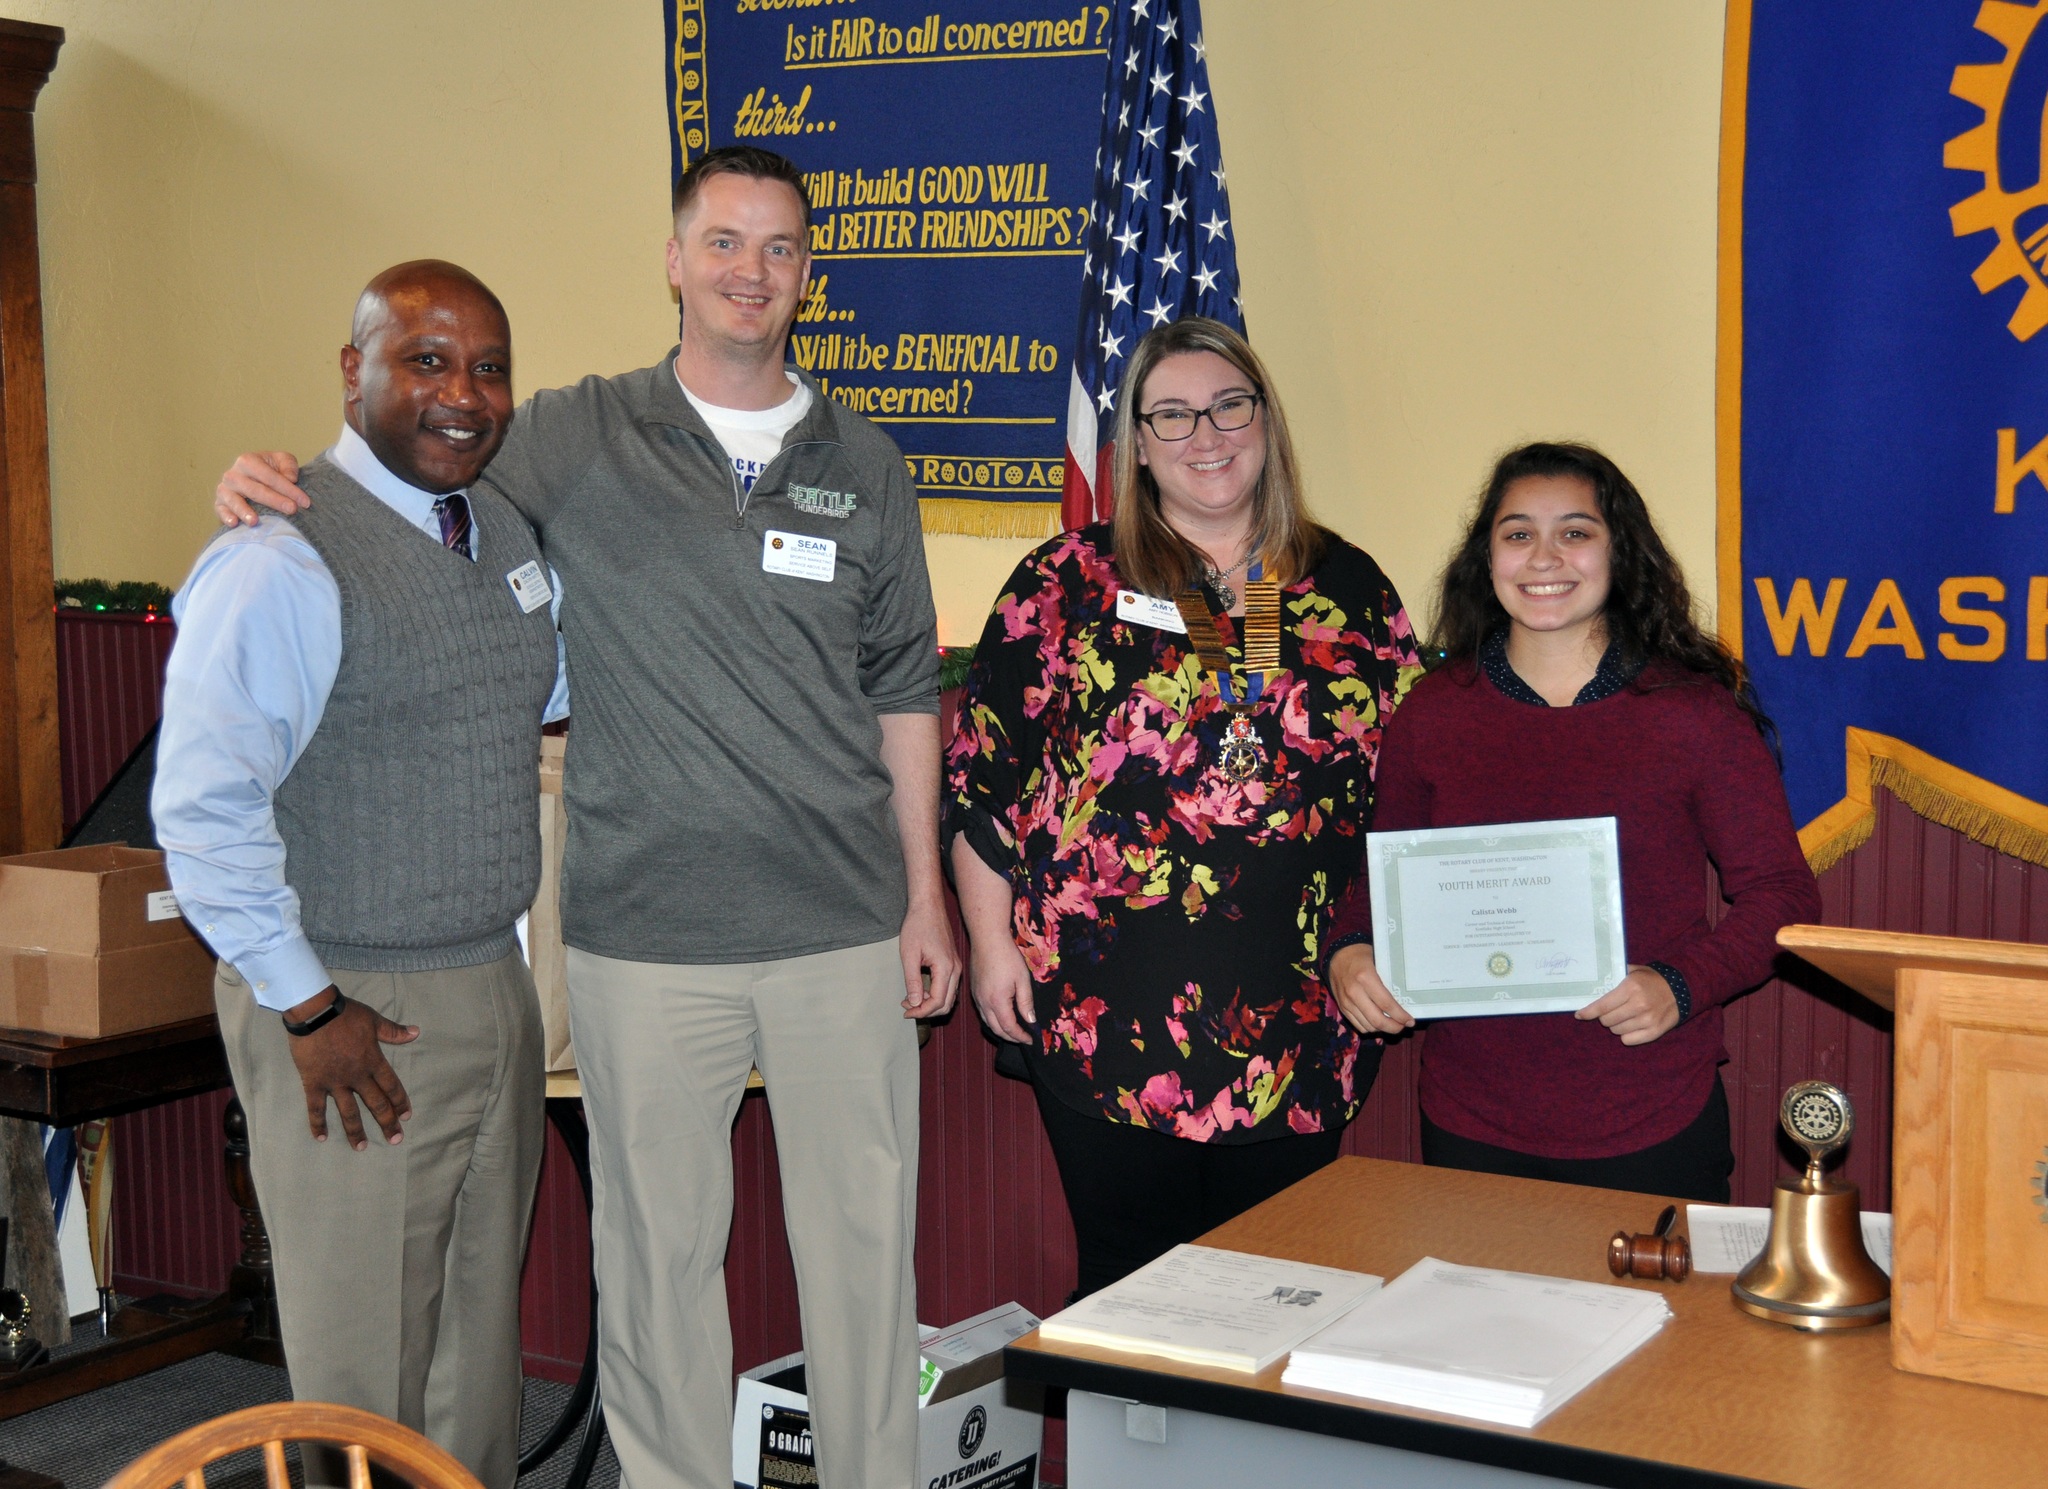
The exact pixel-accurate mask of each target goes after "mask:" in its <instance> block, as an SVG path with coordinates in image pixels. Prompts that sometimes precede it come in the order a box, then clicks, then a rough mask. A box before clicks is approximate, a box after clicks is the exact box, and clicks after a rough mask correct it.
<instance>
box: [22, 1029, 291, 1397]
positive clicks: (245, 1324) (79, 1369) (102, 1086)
mask: <svg viewBox="0 0 2048 1489" xmlns="http://www.w3.org/2000/svg"><path fill="white" fill-rule="evenodd" d="M229 1083H230V1082H229V1076H228V1062H227V1051H226V1050H225V1049H223V1048H222V1046H221V1042H220V1028H219V1024H218V1022H217V1021H216V1020H215V1019H214V1018H213V1017H211V1016H208V1017H205V1018H197V1019H187V1020H185V1021H184V1022H182V1023H177V1024H165V1025H162V1026H160V1027H158V1028H155V1029H140V1030H137V1031H135V1032H134V1033H131V1034H117V1035H112V1036H110V1037H108V1038H105V1039H72V1038H67V1037H65V1036H63V1035H57V1034H44V1033H41V1032H38V1031H35V1030H28V1029H0V1115H5V1116H10V1117H22V1118H26V1119H28V1120H30V1121H36V1122H46V1123H49V1124H50V1125H52V1126H58V1127H68V1126H75V1125H76V1124H78V1123H80V1122H84V1121H88V1120H90V1119H92V1118H94V1117H114V1116H121V1115H124V1114H126V1113H129V1112H135V1111H140V1110H142V1109H143V1108H144V1107H149V1106H155V1105H157V1104H158V1103H160V1102H165V1101H175V1100H177V1099H178V1098H180V1097H184V1096H194V1095H198V1094H200V1093H202V1092H206V1091H217V1090H219V1089H220V1088H221V1087H222V1086H225V1085H228V1084H229ZM222 1126H223V1128H224V1130H225V1132H226V1138H227V1142H226V1154H227V1166H228V1186H229V1190H230V1192H231V1193H232V1194H233V1195H234V1198H235V1202H236V1205H237V1206H238V1207H239V1208H240V1209H241V1211H242V1258H241V1262H240V1263H239V1264H238V1265H237V1266H236V1267H235V1269H234V1272H233V1274H232V1275H231V1277H230V1280H229V1284H228V1290H227V1291H226V1292H225V1293H222V1294H221V1295H220V1296H218V1297H215V1298H208V1299H203V1300H200V1301H198V1302H195V1303H193V1304H190V1305H189V1306H188V1305H182V1304H173V1305H168V1306H165V1307H161V1308H139V1307H129V1308H124V1309H122V1310H121V1311H120V1312H119V1313H117V1314H115V1316H114V1319H113V1323H112V1328H111V1331H110V1336H109V1337H108V1338H107V1339H106V1340H105V1341H104V1342H103V1343H100V1344H97V1345H92V1346H88V1347H85V1348H81V1349H77V1350H74V1351H70V1352H68V1353H66V1354H65V1355H64V1356H63V1357H62V1358H60V1359H57V1360H54V1361H52V1362H50V1363H49V1364H46V1365H39V1366H37V1367H35V1368H34V1369H32V1370H22V1371H14V1372H9V1373H5V1374H0V1421H4V1420H6V1419H7V1418H9V1417H16V1416H19V1415H21V1414H22V1413H23V1412H27V1411H34V1410H35V1409H36V1408H37V1407H40V1406H48V1405H50V1404H51V1403H52V1402H56V1401H67V1400H69V1399H70V1398H71V1397H73V1396H77V1395H81V1394H83V1393H84V1392H86V1391H91V1390H96V1389H98V1388H99V1387H101V1386H105V1385H112V1384H113V1383H114V1382H116V1381H122V1380H129V1379H132V1378H133V1377H135V1376H138V1375H145V1374H147V1373H149V1372H150V1371H152V1370H161V1369H162V1368H164V1367H165V1366H166V1365H175V1364H177V1363H178V1362H179V1361H180V1360H188V1359H191V1358H192V1357H193V1356H195V1355H202V1354H206V1353H208V1352H210V1351H212V1350H216V1349H232V1350H233V1351H235V1352H236V1353H238V1354H247V1355H250V1356H251V1357H253V1358H257V1359H266V1360H270V1361H271V1362H272V1363H277V1364H281V1363H283V1360H282V1355H281V1353H280V1352H279V1350H278V1346H277V1342H276V1315H275V1294H274V1292H273V1290H272V1287H271V1281H270V1241H269V1238H268V1236H267V1235H266V1234H265V1233H264V1230H263V1220H262V1215H261V1213H260V1212H259V1211H258V1209H257V1207H256V1191H255V1186H254V1184H253V1182H252V1181H251V1179H250V1177H249V1170H248V1153H249V1150H248V1141H247V1138H248V1129H247V1126H246V1124H245V1123H244V1121H243V1119H242V1109H241V1105H240V1103H238V1102H230V1103H229V1104H228V1109H227V1111H226V1113H225V1114H224V1116H223V1118H222ZM117 1162H118V1160H117ZM117 1172H118V1169H117Z"/></svg>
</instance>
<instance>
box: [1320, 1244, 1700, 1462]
mask: <svg viewBox="0 0 2048 1489" xmlns="http://www.w3.org/2000/svg"><path fill="white" fill-rule="evenodd" d="M1669 1317H1671V1310H1670V1308H1669V1307H1668V1306H1666V1304H1665V1302H1664V1299H1663V1298H1662V1297H1660V1296H1659V1295H1658V1294H1656V1293H1654V1292H1651V1291H1649V1290H1648V1289H1640V1288H1628V1287H1612V1286H1608V1285H1607V1284H1604V1283H1598V1282H1573V1281H1570V1280H1569V1279H1566V1278H1563V1277H1536V1276H1532V1275H1530V1274H1529V1273H1527V1272H1499V1271H1495V1270H1493V1269H1492V1268H1490V1267H1461V1266H1457V1265H1455V1264H1453V1263H1451V1262H1446V1261H1438V1260H1437V1259H1436V1258H1435V1257H1433V1256H1431V1257H1424V1258H1423V1259H1422V1260H1421V1261H1419V1262H1417V1263H1416V1264H1415V1265H1414V1266H1412V1267H1410V1268H1409V1269H1408V1270H1407V1271H1405V1272H1403V1273H1402V1274H1401V1275H1400V1276H1399V1277H1397V1278H1395V1279H1394V1280H1393V1281H1392V1282H1390V1283H1388V1284H1387V1286H1386V1287H1385V1288H1383V1289H1381V1290H1380V1291H1379V1292H1378V1293H1375V1294H1374V1295H1373V1296H1372V1297H1370V1298H1368V1299H1366V1300H1365V1302H1364V1303H1363V1304H1361V1305H1360V1306H1359V1307H1357V1308H1355V1309H1353V1310H1352V1311H1351V1313H1350V1314H1349V1315H1347V1316H1346V1317H1344V1318H1343V1319H1340V1320H1339V1321H1338V1322H1337V1323H1335V1324H1334V1325H1332V1326H1331V1327H1330V1328H1328V1329H1325V1330H1324V1331H1323V1332H1322V1333H1320V1334H1318V1335H1316V1336H1315V1337H1314V1338H1312V1339H1310V1340H1308V1341H1307V1342H1306V1343H1305V1344H1303V1345H1301V1346H1300V1347H1299V1348H1297V1349H1296V1350H1295V1351H1294V1356H1293V1358H1292V1359H1290V1360H1289V1361H1288V1362H1287V1369H1286V1371H1285V1373H1284V1374H1283V1375H1282V1376H1281V1379H1282V1380H1283V1381H1284V1382H1286V1383H1287V1384H1288V1385H1291V1386H1312V1387H1314V1388H1316V1389H1318V1390H1323V1391H1342V1392H1344V1393H1345V1394H1347V1395H1351V1396H1370V1397H1372V1398H1374V1399H1375V1400H1379V1401H1391V1402H1393V1403H1395V1404H1396V1405H1398V1406H1418V1407H1422V1408H1424V1409H1425V1410H1428V1411H1441V1412H1449V1413H1452V1414H1453V1415H1456V1416H1462V1417H1477V1418H1479V1419H1480V1420H1481V1421H1486V1422H1499V1423H1501V1424H1502V1425H1503V1426H1508V1427H1533V1426H1535V1425H1536V1424H1537V1423H1538V1422H1540V1421H1542V1420H1543V1419H1544V1418H1545V1417H1546V1416H1548V1415H1549V1414H1550V1413H1551V1412H1553V1411H1555V1410H1557V1408H1558V1407H1560V1406H1562V1405H1563V1404H1564V1403H1565V1402H1567V1401H1569V1400H1570V1399H1571V1398H1572V1397H1573V1396H1575V1395H1576V1394H1578V1393H1579V1392H1580V1391H1582V1390H1584V1389H1585V1388H1586V1387H1587V1386H1588V1385H1590V1384H1592V1382H1594V1381H1595V1380H1598V1379H1599V1378H1600V1377H1601V1376H1602V1375H1604V1374H1605V1373H1606V1372H1607V1371H1609V1370H1611V1369H1613V1368H1614V1367H1615V1366H1616V1365H1618V1364H1619V1363H1620V1362H1621V1361H1622V1360H1624V1359H1626V1358H1627V1357H1628V1356H1629V1355H1630V1354H1632V1353H1633V1352H1634V1351H1635V1350H1637V1349H1638V1348H1640V1347H1641V1346H1642V1345H1643V1344H1644V1342H1645V1341H1647V1340H1648V1339H1649V1338H1650V1336H1651V1335H1652V1334H1655V1333H1656V1332H1657V1331H1658V1330H1659V1329H1661V1328H1663V1327H1664V1321H1665V1320H1666V1319H1668V1318H1669Z"/></svg>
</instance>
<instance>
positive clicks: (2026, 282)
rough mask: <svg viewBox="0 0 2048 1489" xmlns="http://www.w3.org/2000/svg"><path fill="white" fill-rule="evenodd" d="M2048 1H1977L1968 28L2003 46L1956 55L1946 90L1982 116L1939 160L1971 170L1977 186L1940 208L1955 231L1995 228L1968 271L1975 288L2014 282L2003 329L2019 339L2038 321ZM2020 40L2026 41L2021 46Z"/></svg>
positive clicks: (2046, 269)
mask: <svg viewBox="0 0 2048 1489" xmlns="http://www.w3.org/2000/svg"><path fill="white" fill-rule="evenodd" d="M2044 18H2048V0H2037V3H2035V4H2033V5H2013V4H2008V3H2005V0H1986V3H1985V5H1984V6H1983V7H1982V8H1981V9H1980V10H1979V11H1978V12H1977V20H1976V27H1977V29H1978V30H1979V31H1982V32H1983V33H1984V34H1985V35H1986V36H1989V37H1991V38H1992V39H1993V40H1994V41H1997V42H1999V43H2000V44H2001V45H2003V46H2004V47H2005V56H2004V58H2003V59H2001V60H2000V61H1997V62H1985V63H1973V64H1965V65H1963V66H1961V67H1958V68H1957V69H1956V70H1955V75H1954V76H1953V77H1952V78H1951V79H1950V80H1949V85H1948V91H1949V92H1950V93H1952V94H1954V95H1955V96H1956V97H1957V98H1960V99H1962V100H1963V101H1964V102H1966V103H1973V104H1975V105H1976V106H1977V107H1978V108H1980V109H1982V110H1983V111H1984V122H1983V123H1982V124H1979V125H1978V126H1977V127H1976V128H1974V129H1970V130H1966V131H1965V132H1963V133H1962V134H1959V135H1957V136H1956V137H1955V138H1954V139H1952V140H1950V141H1949V142H1948V146H1947V148H1946V149H1944V150H1943V151H1942V156H1941V163H1942V164H1943V165H1945V166H1947V167H1948V168H1949V169H1950V170H1957V171H1975V172H1977V173H1978V174H1979V175H1981V176H1982V177H1983V178H1984V188H1983V190H1981V191H1979V192H1977V193H1976V194H1975V195H1974V196H1970V197H1966V198H1965V199H1964V200H1962V201H1960V202H1957V203H1956V204H1955V205H1954V206H1953V207H1951V208H1949V213H1948V217H1949V225H1950V226H1951V227H1952V228H1954V230H1955V235H1956V236H1957V237H1958V238H1965V237H1968V236H1970V235H1971V234H1973V233H1984V232H1995V233H1997V234H1998V244H1997V246H1996V247H1994V248H1993V249H1992V250H1991V252H1990V253H1989V254H1987V255H1986V256H1985V258H1984V261H1983V262H1982V263H1980V264H1978V265H1977V268H1976V270H1975V272H1974V273H1972V275H1971V276H1970V277H1971V278H1972V279H1974V280H1975V281H1976V284H1977V292H1978V293H1979V294H1984V295H1988V294H1990V293H1991V292H1992V291H1993V290H1995V289H1997V288H1998V287H1999V286H2000V285H2004V284H2009V283H2011V282H2012V281H2013V280H2015V279H2017V280H2019V281H2020V284H2021V286H2022V292H2021V295H2020V303H2019V306H2018V308H2017V309H2015V310H2014V311H2013V313H2012V318H2011V319H2010V320H2008V321H2007V322H2006V323H2005V324H2006V329H2007V330H2009V331H2011V332H2012V334H2013V335H2014V336H2015V337H2016V338H2018V339H2019V340H2021V341H2025V340H2027V339H2028V338H2030V337H2031V336H2033V334H2034V333H2035V332H2036V331H2039V330H2040V329H2041V328H2042V327H2043V326H2048V162H2044V161H2043V159H2042V156H2043V153H2044V152H2043V149H2042V129H2041V122H2042V109H2043V104H2044V102H2048V27H2043V26H2042V24H2041V22H2042V21H2043V19H2044ZM2030 43H2033V45H2032V46H2031V47H2030V45H2029V44H2030Z"/></svg>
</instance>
